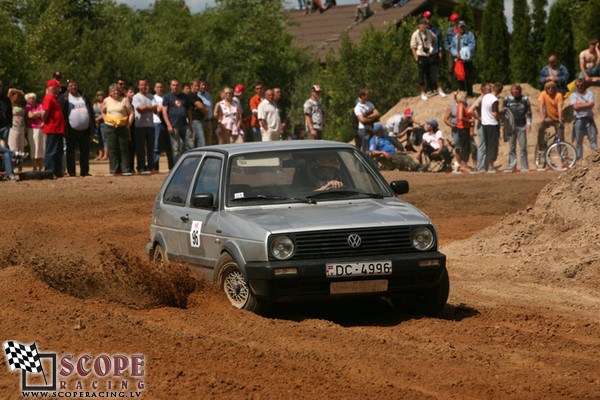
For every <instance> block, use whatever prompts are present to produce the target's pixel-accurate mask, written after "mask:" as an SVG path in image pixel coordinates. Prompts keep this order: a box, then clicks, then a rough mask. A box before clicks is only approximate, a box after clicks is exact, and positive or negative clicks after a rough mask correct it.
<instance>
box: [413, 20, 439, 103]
mask: <svg viewBox="0 0 600 400" xmlns="http://www.w3.org/2000/svg"><path fill="white" fill-rule="evenodd" d="M427 27H428V23H427V20H426V19H424V18H421V19H420V20H419V28H418V29H417V30H416V31H415V32H414V33H413V34H412V36H411V38H410V49H411V50H412V54H413V57H414V58H415V61H416V62H417V65H418V67H419V89H421V99H422V100H427V95H426V94H425V79H427V86H428V87H429V88H433V79H432V76H431V75H432V74H433V75H434V78H435V80H436V83H437V88H438V94H439V95H440V96H441V97H446V93H444V91H443V90H442V81H441V79H440V72H439V69H438V67H437V63H436V62H432V59H431V57H437V54H434V53H433V50H434V48H435V47H436V44H438V45H439V43H436V41H437V38H436V37H435V34H434V33H433V32H432V31H431V30H429V29H427Z"/></svg>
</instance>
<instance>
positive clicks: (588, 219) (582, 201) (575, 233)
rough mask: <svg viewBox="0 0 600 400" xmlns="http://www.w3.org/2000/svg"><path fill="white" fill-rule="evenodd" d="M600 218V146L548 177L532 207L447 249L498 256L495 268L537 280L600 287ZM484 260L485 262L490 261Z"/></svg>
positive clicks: (498, 270)
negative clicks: (565, 168) (566, 168)
mask: <svg viewBox="0 0 600 400" xmlns="http://www.w3.org/2000/svg"><path fill="white" fill-rule="evenodd" d="M489 206H490V207H494V204H490V205H489ZM599 220H600V150H598V151H596V152H594V153H593V154H590V155H589V156H588V157H585V158H584V159H582V160H580V162H578V163H577V164H576V166H575V167H574V168H573V169H572V170H570V171H568V172H565V173H564V174H563V175H560V176H559V177H558V178H557V179H556V180H554V181H552V182H551V183H549V184H548V185H547V186H546V187H545V188H544V189H543V190H542V191H541V192H540V194H539V196H538V198H537V201H536V202H535V205H533V206H532V207H530V208H528V209H527V210H525V211H520V212H518V213H516V214H513V215H507V216H505V217H504V218H502V219H501V220H499V221H498V222H497V223H495V224H494V225H492V226H490V227H488V228H486V229H484V230H483V231H481V232H479V233H477V234H475V235H474V236H473V237H472V238H471V239H468V240H466V241H463V242H455V243H453V244H451V245H450V246H447V249H448V250H449V253H451V254H460V255H467V256H468V255H473V254H477V255H478V257H481V258H482V259H486V258H495V259H496V260H498V259H500V264H501V265H500V266H499V267H498V268H491V270H490V271H489V272H490V273H492V274H498V275H502V276H506V275H507V274H508V275H509V276H513V277H515V276H519V275H523V274H525V275H530V276H531V278H532V280H533V281H534V282H538V283H550V282H554V283H556V284H559V285H560V284H561V282H562V283H566V284H569V282H573V281H577V283H578V284H582V285H583V286H586V287H588V288H589V289H600V279H599V278H600V224H599V223H598V221H599ZM444 250H446V249H444ZM471 253H472V254H471ZM481 264H482V268H484V266H485V265H486V262H485V261H482V262H481ZM485 268H486V273H487V272H488V270H487V266H485Z"/></svg>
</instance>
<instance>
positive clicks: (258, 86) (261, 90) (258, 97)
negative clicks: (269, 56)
mask: <svg viewBox="0 0 600 400" xmlns="http://www.w3.org/2000/svg"><path fill="white" fill-rule="evenodd" d="M254 91H255V92H256V94H255V95H254V96H252V98H251V99H250V109H251V110H252V121H251V122H250V127H251V129H252V141H253V142H260V141H262V135H261V133H260V123H259V122H258V117H257V116H258V105H259V104H260V103H261V102H262V101H263V100H264V99H265V85H263V83H262V82H256V83H255V84H254Z"/></svg>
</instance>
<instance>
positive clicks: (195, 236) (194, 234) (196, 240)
mask: <svg viewBox="0 0 600 400" xmlns="http://www.w3.org/2000/svg"><path fill="white" fill-rule="evenodd" d="M200 232H202V221H192V230H191V231H190V245H191V246H192V247H200Z"/></svg>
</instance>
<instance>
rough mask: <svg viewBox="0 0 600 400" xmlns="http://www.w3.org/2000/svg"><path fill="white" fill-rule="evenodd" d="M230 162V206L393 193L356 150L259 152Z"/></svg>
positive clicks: (228, 196) (237, 157)
mask: <svg viewBox="0 0 600 400" xmlns="http://www.w3.org/2000/svg"><path fill="white" fill-rule="evenodd" d="M230 162H231V164H230V168H229V176H228V185H227V190H226V199H227V202H226V203H227V206H234V207H235V206H247V205H264V204H281V203H297V202H305V203H316V202H321V201H332V200H341V199H351V198H382V197H384V196H392V194H391V192H390V189H389V188H388V187H387V186H386V185H385V184H384V183H383V182H382V180H381V179H378V178H377V177H376V176H375V175H374V174H373V172H372V170H371V169H369V168H367V166H366V165H365V162H364V160H363V159H361V158H359V157H357V155H356V153H355V152H354V151H353V150H351V149H319V150H314V149H312V150H286V151H276V152H264V153H253V154H244V155H239V156H235V157H232V158H231V161H230Z"/></svg>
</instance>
